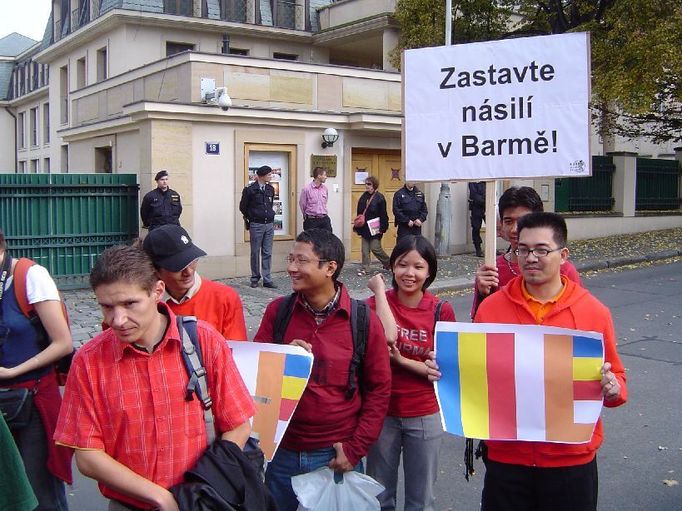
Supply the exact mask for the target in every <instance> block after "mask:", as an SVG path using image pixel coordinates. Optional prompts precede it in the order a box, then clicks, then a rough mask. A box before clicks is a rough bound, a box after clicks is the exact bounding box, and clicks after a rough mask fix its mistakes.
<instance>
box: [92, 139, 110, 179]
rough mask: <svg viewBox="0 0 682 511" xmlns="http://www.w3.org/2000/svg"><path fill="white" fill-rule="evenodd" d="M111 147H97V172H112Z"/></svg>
mask: <svg viewBox="0 0 682 511" xmlns="http://www.w3.org/2000/svg"><path fill="white" fill-rule="evenodd" d="M111 157H112V154H111V147H109V146H104V147H95V172H97V173H98V174H99V173H102V174H111Z"/></svg>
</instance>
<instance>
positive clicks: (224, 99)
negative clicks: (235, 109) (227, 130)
mask: <svg viewBox="0 0 682 511" xmlns="http://www.w3.org/2000/svg"><path fill="white" fill-rule="evenodd" d="M223 90H224V92H221V93H220V95H219V96H218V106H219V107H220V108H221V109H222V111H223V112H227V111H228V110H229V109H230V107H231V106H232V98H230V96H228V95H227V89H223Z"/></svg>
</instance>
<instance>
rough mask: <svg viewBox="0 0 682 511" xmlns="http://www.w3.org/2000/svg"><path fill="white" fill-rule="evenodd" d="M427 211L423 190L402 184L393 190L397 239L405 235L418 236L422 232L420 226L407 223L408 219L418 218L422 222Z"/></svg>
mask: <svg viewBox="0 0 682 511" xmlns="http://www.w3.org/2000/svg"><path fill="white" fill-rule="evenodd" d="M428 214H429V211H428V209H427V207H426V199H425V198H424V192H422V191H421V190H419V189H418V188H417V187H416V186H415V187H414V188H412V190H409V189H408V188H407V186H403V187H402V188H401V189H400V190H398V191H397V192H395V195H394V196H393V216H394V218H395V225H397V226H398V239H400V238H402V237H403V236H407V235H410V234H412V235H415V236H419V235H421V233H422V228H421V226H417V225H413V226H412V227H410V226H409V225H408V224H409V222H410V220H412V221H414V220H417V219H418V220H420V221H421V222H422V223H424V222H425V221H426V217H427V215H428Z"/></svg>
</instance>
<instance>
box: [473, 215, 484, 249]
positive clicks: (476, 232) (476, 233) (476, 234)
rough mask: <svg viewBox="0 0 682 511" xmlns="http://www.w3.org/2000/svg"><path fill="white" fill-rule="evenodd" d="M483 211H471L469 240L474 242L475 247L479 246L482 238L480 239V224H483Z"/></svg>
mask: <svg viewBox="0 0 682 511" xmlns="http://www.w3.org/2000/svg"><path fill="white" fill-rule="evenodd" d="M484 217H485V211H476V210H473V211H472V212H471V241H473V242H474V246H475V247H480V246H481V243H483V240H482V239H481V226H482V225H483V218H484Z"/></svg>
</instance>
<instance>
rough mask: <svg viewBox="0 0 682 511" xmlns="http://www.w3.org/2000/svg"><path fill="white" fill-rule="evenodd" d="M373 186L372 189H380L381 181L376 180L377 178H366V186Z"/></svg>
mask: <svg viewBox="0 0 682 511" xmlns="http://www.w3.org/2000/svg"><path fill="white" fill-rule="evenodd" d="M368 183H369V184H371V185H372V188H374V189H375V190H378V189H379V180H378V179H377V178H376V176H367V177H366V178H365V184H368Z"/></svg>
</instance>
